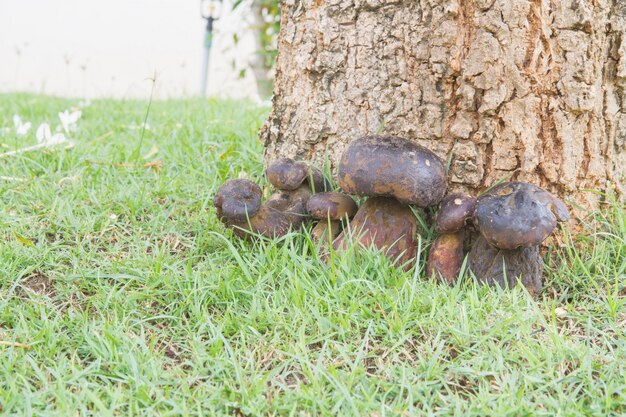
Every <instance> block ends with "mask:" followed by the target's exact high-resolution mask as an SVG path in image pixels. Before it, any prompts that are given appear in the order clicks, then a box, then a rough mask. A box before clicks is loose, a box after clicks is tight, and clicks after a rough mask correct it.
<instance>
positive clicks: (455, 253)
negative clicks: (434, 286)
mask: <svg viewBox="0 0 626 417" xmlns="http://www.w3.org/2000/svg"><path fill="white" fill-rule="evenodd" d="M475 208H476V199H475V198H474V197H472V196H470V195H466V194H461V193H453V194H450V195H448V196H446V198H444V199H443V200H442V202H441V207H440V208H439V211H438V212H437V219H436V220H435V230H436V231H437V232H438V233H440V235H439V236H437V238H436V239H435V241H434V242H433V244H432V246H431V248H430V252H429V254H428V262H427V263H426V275H427V276H429V277H430V276H433V275H434V276H435V278H436V279H438V280H440V281H445V282H447V283H449V284H453V283H454V282H455V280H456V278H457V277H458V276H459V271H460V270H461V265H462V264H463V238H464V231H463V228H464V226H465V222H466V221H467V220H468V219H469V218H471V217H472V215H473V214H474V210H475Z"/></svg>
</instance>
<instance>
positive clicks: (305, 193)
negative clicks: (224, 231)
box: [213, 180, 311, 238]
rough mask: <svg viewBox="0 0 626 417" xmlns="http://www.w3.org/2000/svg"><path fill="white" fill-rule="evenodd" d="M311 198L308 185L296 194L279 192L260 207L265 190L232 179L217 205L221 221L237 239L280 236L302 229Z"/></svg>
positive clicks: (246, 181) (217, 197)
mask: <svg viewBox="0 0 626 417" xmlns="http://www.w3.org/2000/svg"><path fill="white" fill-rule="evenodd" d="M310 195H311V191H310V190H309V188H308V185H306V186H302V187H300V188H298V189H296V190H294V191H292V192H279V193H275V194H273V195H272V196H271V197H270V198H269V200H268V201H267V202H266V203H265V204H263V205H262V206H260V207H259V205H260V200H261V189H260V187H259V186H258V185H256V184H254V183H253V182H251V181H248V180H229V181H226V182H225V183H224V184H223V185H222V186H221V187H220V188H219V189H218V191H217V194H216V195H215V198H214V200H213V204H214V205H215V208H216V209H217V213H218V218H219V219H220V220H221V221H222V222H223V223H224V224H225V225H226V226H228V227H230V228H232V229H233V231H234V233H235V234H236V235H237V236H239V237H241V238H248V237H250V236H251V234H257V235H261V236H265V237H279V236H283V235H285V234H286V233H287V232H288V231H289V230H290V229H295V228H298V227H300V225H301V224H302V221H303V220H304V219H305V218H306V217H307V213H306V201H307V199H308V198H309V196H310ZM252 203H254V204H252ZM251 206H252V207H253V208H254V210H251V209H250V207H251ZM242 212H243V213H244V214H242Z"/></svg>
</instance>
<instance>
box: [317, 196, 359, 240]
mask: <svg viewBox="0 0 626 417" xmlns="http://www.w3.org/2000/svg"><path fill="white" fill-rule="evenodd" d="M306 208H307V212H308V213H309V216H311V217H312V218H313V219H315V220H319V222H318V223H317V225H315V227H314V228H313V230H311V235H312V236H313V239H314V240H316V241H319V240H321V239H322V238H324V237H325V236H326V237H329V238H330V240H331V241H332V240H333V239H334V238H336V237H337V235H338V234H339V231H340V226H341V220H349V219H350V218H352V217H353V216H354V215H355V213H356V212H357V209H358V207H357V205H356V203H355V202H354V200H353V199H352V197H350V196H349V195H346V194H343V193H338V192H326V193H319V194H314V195H312V196H311V197H310V198H309V200H308V201H307V203H306Z"/></svg>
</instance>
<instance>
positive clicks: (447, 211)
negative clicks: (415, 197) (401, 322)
mask: <svg viewBox="0 0 626 417" xmlns="http://www.w3.org/2000/svg"><path fill="white" fill-rule="evenodd" d="M475 209H476V199H475V198H474V197H472V196H470V195H467V194H462V193H453V194H450V195H447V196H446V198H444V199H443V201H442V202H441V207H440V208H439V211H438V212H437V220H436V221H435V229H436V230H437V233H455V232H458V231H459V230H461V228H462V227H463V225H464V224H465V221H466V220H467V219H469V218H470V217H472V214H474V210H475Z"/></svg>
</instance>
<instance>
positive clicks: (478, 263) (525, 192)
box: [469, 182, 569, 295]
mask: <svg viewBox="0 0 626 417" xmlns="http://www.w3.org/2000/svg"><path fill="white" fill-rule="evenodd" d="M568 219H569V213H568V210H567V207H566V206H565V204H564V203H563V202H562V201H561V200H559V199H558V198H557V197H555V196H554V195H553V194H551V193H549V192H548V191H546V190H544V189H542V188H539V187H537V186H535V185H532V184H528V183H524V182H506V183H503V184H500V185H498V186H496V187H494V188H492V189H491V190H489V191H488V192H487V193H486V194H484V195H483V196H481V197H480V198H479V199H478V203H477V205H476V210H475V212H474V218H473V221H474V225H475V226H476V228H477V229H478V231H479V232H480V235H481V236H480V237H479V238H478V239H477V240H476V241H475V242H474V244H473V245H472V249H471V250H470V253H469V267H470V269H471V271H472V272H473V273H474V275H476V277H477V278H478V279H479V280H481V281H483V282H486V283H488V284H490V285H493V284H499V285H501V286H503V287H504V286H507V285H508V286H510V287H513V286H515V285H516V283H517V279H520V280H521V282H522V284H523V285H524V286H526V287H527V288H528V290H529V292H531V293H533V294H535V295H536V294H539V292H540V291H541V289H542V286H543V273H542V272H543V260H542V259H541V256H540V254H539V247H538V245H539V244H540V243H541V242H543V241H544V240H545V239H546V238H547V237H548V236H549V235H550V234H551V233H552V231H553V230H554V229H555V227H556V224H557V222H562V221H567V220H568Z"/></svg>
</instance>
